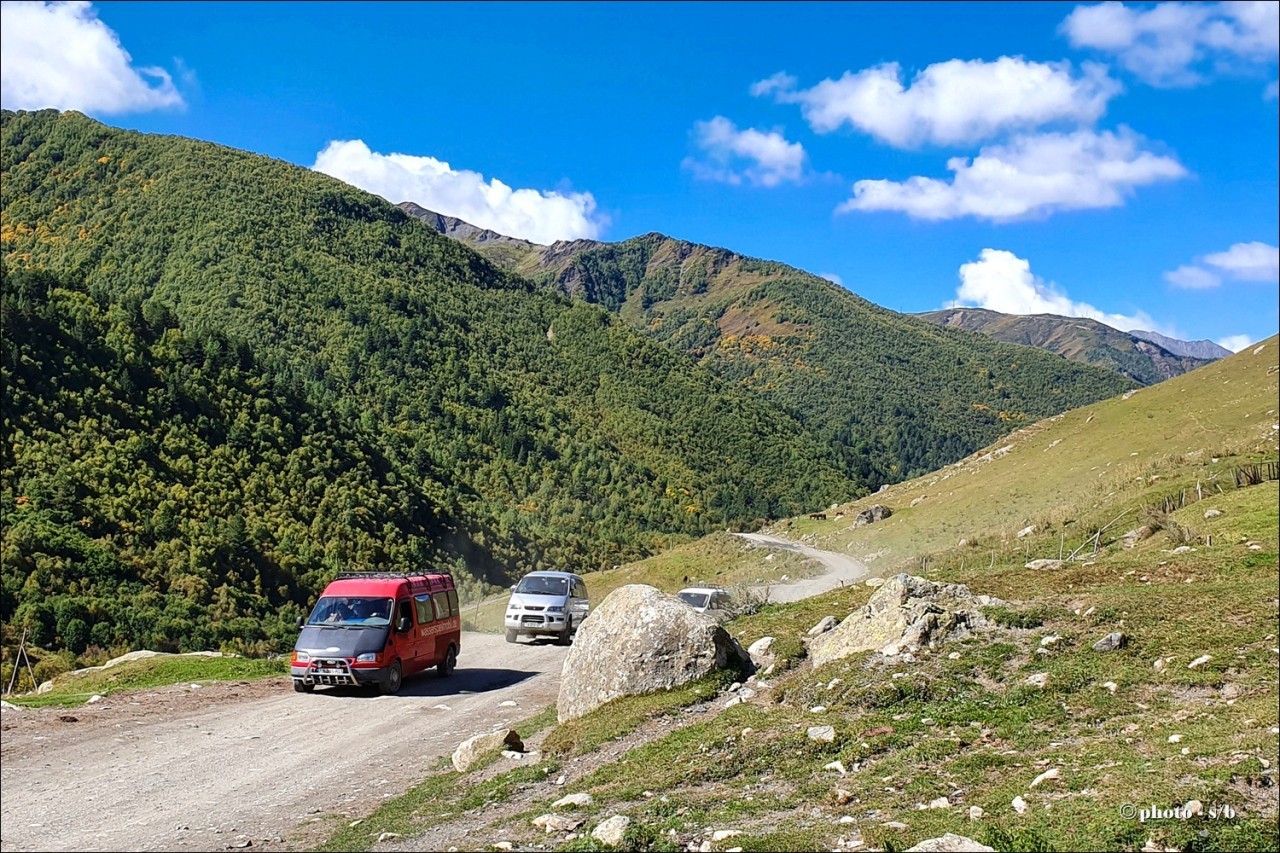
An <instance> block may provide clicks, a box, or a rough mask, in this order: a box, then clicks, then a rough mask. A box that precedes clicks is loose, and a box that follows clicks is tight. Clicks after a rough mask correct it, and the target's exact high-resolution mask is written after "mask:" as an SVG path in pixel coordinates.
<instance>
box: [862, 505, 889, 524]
mask: <svg viewBox="0 0 1280 853" xmlns="http://www.w3.org/2000/svg"><path fill="white" fill-rule="evenodd" d="M891 515H893V510H891V509H889V508H888V507H887V506H885V505H884V504H876V505H875V506H872V507H867V508H866V509H864V510H863V511H862V512H860V513H858V514H857V515H856V516H854V519H853V526H854V527H864V526H866V525H868V524H872V523H874V522H877V521H884V520H885V519H886V518H888V517H889V516H891Z"/></svg>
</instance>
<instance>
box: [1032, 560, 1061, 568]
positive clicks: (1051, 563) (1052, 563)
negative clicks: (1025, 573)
mask: <svg viewBox="0 0 1280 853" xmlns="http://www.w3.org/2000/svg"><path fill="white" fill-rule="evenodd" d="M1061 566H1062V560H1050V559H1042V560H1032V561H1031V562H1029V563H1024V564H1023V566H1022V567H1023V568H1024V569H1057V568H1061Z"/></svg>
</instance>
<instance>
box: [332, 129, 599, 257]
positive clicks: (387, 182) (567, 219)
mask: <svg viewBox="0 0 1280 853" xmlns="http://www.w3.org/2000/svg"><path fill="white" fill-rule="evenodd" d="M311 168H313V169H315V170H316V171H318V172H324V173H325V174H326V175H332V176H333V177H335V178H337V179H339V180H341V181H346V182H347V183H349V184H352V185H353V186H357V187H360V188H361V189H363V190H367V191H369V192H371V193H376V194H377V195H380V196H382V197H383V198H385V199H387V200H388V201H390V202H393V203H399V202H402V201H412V202H415V203H417V204H420V205H422V206H423V207H426V208H429V209H431V210H434V211H436V212H437V213H443V214H445V215H447V216H456V217H457V218H459V219H463V220H466V221H467V222H470V223H471V224H472V225H478V226H480V227H481V228H488V229H490V230H493V231H497V232H498V233H499V234H505V235H507V236H508V237H519V238H522V239H524V240H529V241H531V242H534V243H541V244H550V243H554V242H555V241H556V240H574V239H578V238H595V237H599V236H600V234H601V233H602V232H603V231H604V229H605V228H606V227H607V226H608V224H609V222H608V218H607V217H606V216H604V215H603V214H600V213H597V212H596V200H595V198H594V197H593V196H592V195H591V193H567V194H564V193H559V192H551V191H548V190H533V189H512V188H511V187H509V186H507V185H506V184H504V183H503V182H502V181H500V180H498V179H497V178H494V179H493V180H492V181H486V180H485V178H484V175H481V174H479V173H478V172H470V171H467V170H465V169H463V170H456V169H453V168H452V167H451V166H450V165H449V164H448V163H445V162H444V161H442V160H437V159H435V158H434V157H417V156H414V155H411V154H379V153H377V152H375V151H370V150H369V146H368V145H366V144H365V143H364V142H363V141H362V140H359V139H355V140H334V141H332V142H330V143H329V144H328V145H326V146H325V148H324V150H323V151H321V152H320V153H319V154H317V155H316V162H315V165H314V166H312V167H311Z"/></svg>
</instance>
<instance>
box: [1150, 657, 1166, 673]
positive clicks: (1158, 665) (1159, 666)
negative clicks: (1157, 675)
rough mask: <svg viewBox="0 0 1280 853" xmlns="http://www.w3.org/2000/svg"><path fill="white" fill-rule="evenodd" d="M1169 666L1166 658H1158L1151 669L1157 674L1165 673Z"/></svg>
mask: <svg viewBox="0 0 1280 853" xmlns="http://www.w3.org/2000/svg"><path fill="white" fill-rule="evenodd" d="M1168 665H1169V662H1168V661H1166V660H1165V659H1164V658H1156V660H1155V663H1153V664H1151V668H1152V669H1154V670H1155V671H1156V672H1164V668H1165V667H1166V666H1168Z"/></svg>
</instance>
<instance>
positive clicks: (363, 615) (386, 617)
mask: <svg viewBox="0 0 1280 853" xmlns="http://www.w3.org/2000/svg"><path fill="white" fill-rule="evenodd" d="M390 622H391V599H389V598H369V597H361V596H351V597H339V596H325V597H324V598H321V599H320V600H319V601H317V602H316V606H315V609H314V610H312V611H311V617H310V618H309V619H307V624H308V625H387V624H390Z"/></svg>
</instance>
